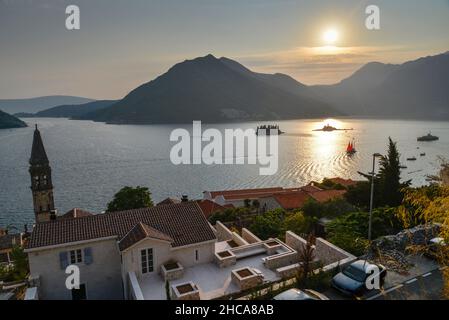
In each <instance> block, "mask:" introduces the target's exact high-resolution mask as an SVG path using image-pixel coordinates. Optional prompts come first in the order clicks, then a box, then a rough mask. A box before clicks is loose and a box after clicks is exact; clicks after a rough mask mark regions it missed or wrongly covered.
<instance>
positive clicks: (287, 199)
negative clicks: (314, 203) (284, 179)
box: [274, 191, 310, 210]
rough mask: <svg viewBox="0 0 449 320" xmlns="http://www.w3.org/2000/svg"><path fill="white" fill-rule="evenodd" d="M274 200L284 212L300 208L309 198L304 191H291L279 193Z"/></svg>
mask: <svg viewBox="0 0 449 320" xmlns="http://www.w3.org/2000/svg"><path fill="white" fill-rule="evenodd" d="M274 199H275V200H276V201H277V203H279V205H280V206H281V207H282V208H283V209H285V210H292V209H298V208H301V207H302V206H303V205H304V204H305V203H306V202H307V200H309V199H310V196H309V195H308V194H307V193H306V192H304V191H292V192H286V193H280V194H277V195H275V196H274Z"/></svg>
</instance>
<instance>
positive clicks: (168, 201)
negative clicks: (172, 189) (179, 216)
mask: <svg viewBox="0 0 449 320" xmlns="http://www.w3.org/2000/svg"><path fill="white" fill-rule="evenodd" d="M180 202H181V200H179V199H176V198H171V197H168V198H165V199H164V200H162V201H161V202H159V203H158V204H157V206H160V205H164V204H174V203H180Z"/></svg>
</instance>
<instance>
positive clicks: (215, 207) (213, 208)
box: [196, 200, 234, 219]
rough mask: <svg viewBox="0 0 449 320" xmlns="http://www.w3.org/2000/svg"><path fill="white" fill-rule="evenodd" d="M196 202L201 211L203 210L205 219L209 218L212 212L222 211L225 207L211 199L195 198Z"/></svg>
mask: <svg viewBox="0 0 449 320" xmlns="http://www.w3.org/2000/svg"><path fill="white" fill-rule="evenodd" d="M196 203H198V205H199V206H200V208H201V211H202V212H203V214H204V216H205V217H206V218H207V219H209V217H210V216H211V215H212V213H214V212H217V211H224V210H226V209H227V208H226V207H225V206H221V205H219V204H218V203H215V202H213V201H211V200H196ZM232 207H234V206H232Z"/></svg>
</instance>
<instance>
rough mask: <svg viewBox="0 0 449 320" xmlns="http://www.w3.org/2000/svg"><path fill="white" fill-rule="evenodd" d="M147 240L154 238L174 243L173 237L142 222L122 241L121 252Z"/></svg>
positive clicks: (120, 243)
mask: <svg viewBox="0 0 449 320" xmlns="http://www.w3.org/2000/svg"><path fill="white" fill-rule="evenodd" d="M145 238H153V239H159V240H163V241H168V242H173V238H172V237H170V236H168V235H166V234H165V233H163V232H160V231H159V230H156V229H154V228H152V227H150V226H148V225H146V224H144V223H142V222H139V223H137V224H136V225H135V226H134V227H133V228H132V229H131V230H130V231H129V232H128V233H127V234H126V235H125V236H124V237H123V238H122V239H121V240H120V242H119V244H118V246H119V248H120V250H121V251H123V250H125V249H127V248H129V247H131V246H132V245H133V244H135V243H137V242H139V241H140V240H143V239H145Z"/></svg>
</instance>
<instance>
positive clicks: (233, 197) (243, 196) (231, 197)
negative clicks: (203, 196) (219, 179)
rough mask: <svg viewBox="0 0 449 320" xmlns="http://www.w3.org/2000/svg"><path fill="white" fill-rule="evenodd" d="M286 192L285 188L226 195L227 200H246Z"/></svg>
mask: <svg viewBox="0 0 449 320" xmlns="http://www.w3.org/2000/svg"><path fill="white" fill-rule="evenodd" d="M281 192H285V191H284V190H279V191H269V192H257V193H240V194H230V195H227V196H225V199H226V200H245V199H250V200H252V199H259V198H263V197H268V196H273V195H275V194H278V193H281Z"/></svg>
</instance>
